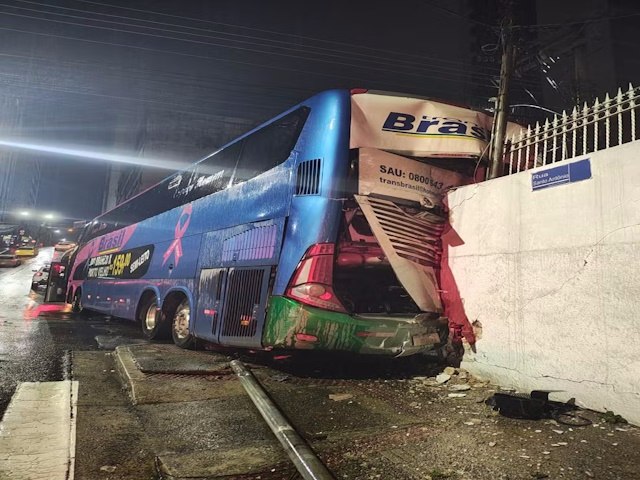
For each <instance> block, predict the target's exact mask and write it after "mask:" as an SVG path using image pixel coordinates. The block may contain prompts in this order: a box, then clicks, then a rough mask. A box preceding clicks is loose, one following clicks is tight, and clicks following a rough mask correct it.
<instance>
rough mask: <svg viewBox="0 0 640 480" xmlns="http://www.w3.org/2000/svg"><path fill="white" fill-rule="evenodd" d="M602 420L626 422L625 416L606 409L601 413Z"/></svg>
mask: <svg viewBox="0 0 640 480" xmlns="http://www.w3.org/2000/svg"><path fill="white" fill-rule="evenodd" d="M602 421H603V422H606V423H627V420H626V418H624V417H623V416H622V415H618V414H616V413H613V412H612V411H611V410H606V411H605V412H604V414H603V415H602Z"/></svg>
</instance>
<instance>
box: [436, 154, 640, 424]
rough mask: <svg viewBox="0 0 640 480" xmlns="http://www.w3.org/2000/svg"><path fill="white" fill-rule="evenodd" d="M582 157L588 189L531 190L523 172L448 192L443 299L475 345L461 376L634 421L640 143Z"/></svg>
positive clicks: (639, 416) (639, 367)
mask: <svg viewBox="0 0 640 480" xmlns="http://www.w3.org/2000/svg"><path fill="white" fill-rule="evenodd" d="M582 158H590V159H591V169H592V178H591V179H589V180H584V181H581V182H578V183H572V184H565V185H560V186H555V187H550V188H547V189H544V190H539V191H532V188H531V171H528V172H522V173H520V174H517V175H512V176H509V177H503V178H499V179H496V180H492V181H489V182H484V183H481V184H476V185H469V186H465V187H462V188H459V189H457V190H456V191H453V192H451V193H450V194H449V197H448V204H449V208H450V210H451V226H452V231H451V232H449V234H448V235H447V237H446V238H445V249H446V255H447V257H448V258H445V261H446V262H447V265H446V266H445V269H449V270H450V274H451V275H452V277H453V279H454V280H455V284H456V285H455V286H454V288H453V292H452V291H451V290H452V289H451V288H448V290H449V292H448V294H449V295H452V294H456V295H457V294H458V292H459V297H460V302H461V304H462V305H464V312H465V314H466V316H467V318H468V320H469V322H471V323H474V330H475V331H476V335H477V337H478V340H477V343H476V346H475V350H476V351H475V352H472V351H471V350H470V349H469V348H467V351H466V353H465V357H464V361H463V367H465V368H467V369H468V370H470V371H471V372H473V373H475V374H477V375H479V376H482V377H485V378H490V379H492V380H493V381H495V382H497V383H498V384H500V385H502V386H510V387H516V388H517V389H519V390H521V391H528V390H531V389H554V390H564V391H565V392H564V393H562V394H556V396H555V397H556V398H557V399H559V400H566V399H568V398H571V397H575V398H576V400H577V403H578V404H580V405H583V406H586V407H589V408H592V409H595V410H600V411H604V410H605V409H608V410H613V411H614V412H616V413H619V414H621V415H623V416H624V417H625V418H627V420H629V421H630V422H632V423H635V424H640V303H639V302H640V142H634V143H629V144H625V145H621V146H618V147H614V148H611V149H609V150H606V151H601V152H596V153H593V154H590V155H586V156H582V157H578V159H582ZM574 161H575V159H574ZM563 163H564V162H563ZM556 165H559V164H556ZM548 168H549V167H548V166H547V167H541V168H538V169H536V170H533V171H534V172H535V171H542V170H545V169H548ZM455 287H457V292H456V291H455Z"/></svg>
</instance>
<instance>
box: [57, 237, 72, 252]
mask: <svg viewBox="0 0 640 480" xmlns="http://www.w3.org/2000/svg"><path fill="white" fill-rule="evenodd" d="M75 246H76V244H75V242H69V241H66V240H63V241H60V242H58V243H56V244H55V245H54V247H53V249H54V250H55V251H56V252H66V251H67V250H71V249H72V248H73V247H75Z"/></svg>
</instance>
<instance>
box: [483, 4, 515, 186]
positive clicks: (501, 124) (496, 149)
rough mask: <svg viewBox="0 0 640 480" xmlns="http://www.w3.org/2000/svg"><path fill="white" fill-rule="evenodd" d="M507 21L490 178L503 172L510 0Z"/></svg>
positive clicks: (510, 62) (511, 63) (510, 44)
mask: <svg viewBox="0 0 640 480" xmlns="http://www.w3.org/2000/svg"><path fill="white" fill-rule="evenodd" d="M505 10H506V13H505V21H504V27H503V35H502V39H503V40H502V60H501V65H500V86H499V87H498V96H497V97H496V107H495V116H494V119H493V129H492V131H491V143H490V146H489V171H488V179H492V178H496V177H499V176H500V174H501V173H502V155H503V152H504V143H505V133H506V131H507V117H508V111H507V109H508V106H509V83H510V81H511V74H512V73H513V66H514V59H515V47H514V45H513V16H512V10H511V4H510V2H509V0H507V1H506V2H505Z"/></svg>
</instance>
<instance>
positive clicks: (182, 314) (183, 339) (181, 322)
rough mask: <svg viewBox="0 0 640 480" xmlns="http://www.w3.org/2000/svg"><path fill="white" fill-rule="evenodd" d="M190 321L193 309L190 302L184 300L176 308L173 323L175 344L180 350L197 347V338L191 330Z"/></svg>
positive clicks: (172, 331)
mask: <svg viewBox="0 0 640 480" xmlns="http://www.w3.org/2000/svg"><path fill="white" fill-rule="evenodd" d="M190 319H191V307H190V306H189V300H187V299H184V300H183V301H182V302H181V303H180V305H178V308H176V311H175V313H174V314H173V321H172V322H171V336H172V337H173V342H174V343H175V344H176V345H177V346H178V347H180V348H193V347H194V346H195V338H194V337H193V335H191V331H190V330H189V321H190Z"/></svg>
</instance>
